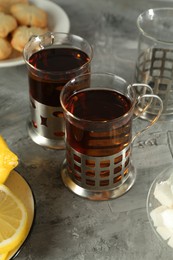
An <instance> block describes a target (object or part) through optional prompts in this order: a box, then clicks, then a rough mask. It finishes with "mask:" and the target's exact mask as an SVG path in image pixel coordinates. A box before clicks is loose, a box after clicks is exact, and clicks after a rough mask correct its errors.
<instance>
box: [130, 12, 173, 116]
mask: <svg viewBox="0 0 173 260" xmlns="http://www.w3.org/2000/svg"><path fill="white" fill-rule="evenodd" d="M172 17H173V8H155V9H149V10H147V11H145V12H143V13H142V14H140V15H139V17H138V18H137V27H138V30H139V41H138V57H137V62H136V72H135V81H136V82H139V83H146V84H149V85H150V86H151V88H152V89H153V92H154V94H156V95H158V96H159V97H160V98H161V99H162V101H163V112H162V115H161V119H163V120H165V119H169V120H172V119H173V19H172ZM158 110H159V104H157V102H156V104H155V105H154V106H152V107H150V108H149V109H148V110H147V111H146V113H145V118H150V116H151V115H153V114H157V112H158Z"/></svg>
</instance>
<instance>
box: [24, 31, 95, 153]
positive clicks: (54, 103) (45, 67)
mask: <svg viewBox="0 0 173 260" xmlns="http://www.w3.org/2000/svg"><path fill="white" fill-rule="evenodd" d="M23 55H24V60H25V62H26V65H27V68H28V79H29V97H30V110H31V116H30V119H29V121H28V133H29V136H30V137H31V139H32V140H33V141H34V142H35V143H37V144H39V145H41V146H45V147H48V148H53V149H64V147H65V144H64V118H63V112H62V108H61V105H60V98H59V96H60V92H61V90H62V88H63V87H64V85H65V84H66V83H67V82H68V81H69V80H70V79H72V78H74V77H76V76H78V75H80V74H84V73H87V72H89V71H90V63H91V60H92V56H93V50H92V47H91V45H90V44H89V43H88V42H87V41H86V40H85V39H83V38H82V37H80V36H77V35H73V34H66V33H58V32H48V33H45V34H44V35H37V36H32V37H31V38H30V40H29V42H28V43H27V44H26V46H25V48H24V52H23Z"/></svg>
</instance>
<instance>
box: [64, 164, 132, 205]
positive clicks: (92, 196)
mask: <svg viewBox="0 0 173 260" xmlns="http://www.w3.org/2000/svg"><path fill="white" fill-rule="evenodd" d="M61 177H62V181H63V183H64V184H65V186H66V187H67V188H68V189H69V190H70V191H72V192H73V193H75V194H76V195H78V196H80V197H83V198H86V199H89V200H97V201H98V200H109V199H115V198H117V197H120V196H122V195H123V194H125V193H126V192H127V191H128V190H129V189H130V188H131V187H132V186H133V184H134V182H135V180H136V171H135V168H134V167H133V166H132V168H131V171H130V172H129V176H128V178H127V179H126V180H125V182H124V183H122V184H121V185H120V186H118V187H114V188H112V189H108V190H106V189H105V190H91V189H86V188H83V187H81V186H79V185H78V184H76V183H75V182H74V181H73V180H72V179H71V177H70V175H69V173H68V170H67V165H66V160H65V161H64V162H63V165H62V168H61Z"/></svg>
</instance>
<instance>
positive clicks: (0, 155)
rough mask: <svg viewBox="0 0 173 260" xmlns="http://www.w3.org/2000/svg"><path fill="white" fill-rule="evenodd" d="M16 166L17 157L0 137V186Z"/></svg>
mask: <svg viewBox="0 0 173 260" xmlns="http://www.w3.org/2000/svg"><path fill="white" fill-rule="evenodd" d="M17 165H18V157H17V156H16V155H15V154H14V153H13V152H12V151H11V150H10V149H9V148H8V145H7V143H6V142H5V140H4V139H3V137H2V136H0V184H2V183H4V182H5V181H6V179H7V178H8V176H9V174H10V172H11V171H12V170H13V169H14V168H15V167H16V166H17Z"/></svg>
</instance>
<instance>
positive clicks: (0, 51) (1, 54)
mask: <svg viewBox="0 0 173 260" xmlns="http://www.w3.org/2000/svg"><path fill="white" fill-rule="evenodd" d="M11 53H12V46H11V44H10V43H9V42H8V41H7V40H6V39H4V38H0V60H4V59H7V58H8V57H9V56H10V54H11Z"/></svg>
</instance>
